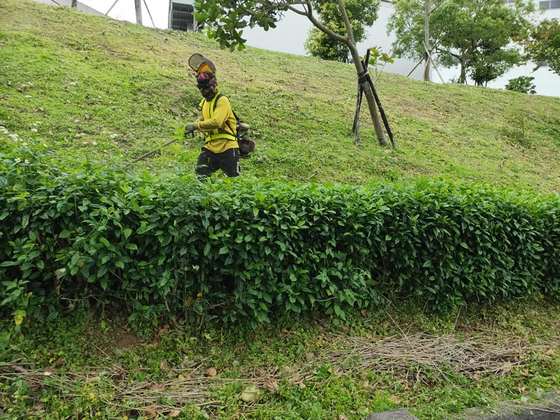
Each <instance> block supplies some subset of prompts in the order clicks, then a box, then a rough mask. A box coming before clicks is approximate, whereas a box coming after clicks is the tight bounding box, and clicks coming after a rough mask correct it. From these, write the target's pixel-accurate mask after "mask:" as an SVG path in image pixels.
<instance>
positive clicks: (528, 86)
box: [506, 76, 537, 95]
mask: <svg viewBox="0 0 560 420" xmlns="http://www.w3.org/2000/svg"><path fill="white" fill-rule="evenodd" d="M534 80H535V78H534V77H532V76H519V77H516V78H514V79H510V80H509V82H508V84H507V85H506V89H507V90H512V91H514V92H519V93H527V94H530V95H534V94H535V93H537V90H536V86H535V84H534V83H533V82H534Z"/></svg>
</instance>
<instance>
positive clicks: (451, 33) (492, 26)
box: [389, 0, 533, 85]
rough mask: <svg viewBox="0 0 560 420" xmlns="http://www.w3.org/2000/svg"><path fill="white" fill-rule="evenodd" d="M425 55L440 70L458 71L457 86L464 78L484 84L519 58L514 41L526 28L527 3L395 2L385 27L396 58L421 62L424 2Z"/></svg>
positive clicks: (466, 0) (485, 0) (472, 0)
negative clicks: (392, 37)
mask: <svg viewBox="0 0 560 420" xmlns="http://www.w3.org/2000/svg"><path fill="white" fill-rule="evenodd" d="M427 1H430V2H431V3H432V4H433V7H432V9H431V11H430V13H429V14H430V16H429V31H430V33H429V37H428V38H429V39H428V41H429V43H430V44H431V48H430V51H429V52H430V53H431V54H434V56H435V57H436V58H435V60H436V61H437V62H439V63H441V64H442V65H443V66H445V67H454V66H457V65H458V66H459V67H460V76H459V80H458V82H459V83H467V76H470V77H471V78H472V79H473V80H474V81H475V83H477V84H479V85H484V84H486V83H488V82H489V81H491V80H494V79H495V78H497V77H499V76H501V75H502V74H504V73H505V72H506V71H507V70H508V69H509V68H511V67H512V66H514V65H515V64H519V63H521V62H522V60H523V56H522V54H521V51H520V49H519V47H517V46H516V45H515V43H519V42H521V41H522V40H523V39H526V37H527V36H528V33H529V29H530V28H531V23H530V22H529V20H528V18H527V17H528V15H529V14H530V13H531V12H532V11H533V4H532V2H531V1H530V0H515V1H514V2H513V3H511V4H506V2H504V1H503V0H396V1H395V14H394V15H393V17H392V18H391V20H390V23H389V28H390V30H391V31H392V32H394V33H395V34H396V38H397V39H396V41H395V43H394V45H393V48H394V52H395V54H396V55H398V56H406V57H410V58H415V59H422V58H423V57H425V54H426V48H425V44H426V37H425V35H426V33H425V32H426V31H425V29H424V28H425V25H426V20H425V16H426V2H427Z"/></svg>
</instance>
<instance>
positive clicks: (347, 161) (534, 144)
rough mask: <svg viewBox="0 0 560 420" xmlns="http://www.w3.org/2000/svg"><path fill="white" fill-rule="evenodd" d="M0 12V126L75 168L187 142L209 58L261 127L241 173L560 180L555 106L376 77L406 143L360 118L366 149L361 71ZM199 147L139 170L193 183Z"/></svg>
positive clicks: (30, 7)
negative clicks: (200, 62) (191, 69)
mask: <svg viewBox="0 0 560 420" xmlns="http://www.w3.org/2000/svg"><path fill="white" fill-rule="evenodd" d="M0 8H1V9H2V14H1V15H0V28H1V29H0V63H1V64H0V69H1V71H0V98H1V100H2V107H1V108H0V125H3V126H5V127H6V128H7V129H8V130H9V131H10V132H12V133H15V134H18V135H20V137H22V138H25V139H26V140H29V142H31V143H41V144H46V145H48V146H49V148H50V149H51V150H52V151H53V153H54V154H55V155H54V156H57V157H58V159H59V161H60V162H63V163H65V164H67V166H69V167H79V166H80V165H81V164H83V162H84V160H97V161H102V162H105V163H106V164H107V165H113V164H114V165H122V164H123V163H125V162H130V161H132V160H133V159H134V158H135V157H138V156H140V155H142V154H143V153H145V152H147V151H149V150H151V149H154V148H156V147H157V146H158V145H163V144H164V143H165V142H166V141H168V140H170V139H171V138H173V137H174V136H180V132H181V129H182V127H184V125H185V124H186V123H187V122H190V121H192V120H193V119H194V118H196V115H197V114H198V104H199V100H200V98H199V94H198V92H197V90H196V88H195V83H194V80H193V79H192V78H191V77H190V76H189V75H188V72H187V59H188V57H189V56H190V55H191V54H192V53H194V52H203V53H204V54H205V55H207V56H208V57H210V58H211V59H212V60H213V61H214V62H215V63H216V65H217V67H218V79H219V83H220V88H221V91H222V92H223V93H224V94H226V95H228V96H229V97H230V99H231V101H232V103H233V104H234V107H235V110H236V111H237V113H238V114H239V115H240V116H241V117H242V118H243V119H244V120H246V121H247V122H248V123H250V124H251V126H252V127H253V128H254V132H253V134H254V136H255V138H256V141H257V152H256V153H255V154H254V156H253V157H252V158H250V159H247V160H244V161H243V162H242V170H243V174H244V176H249V177H250V176H257V177H266V178H271V179H277V180H283V179H292V180H298V181H318V182H325V181H328V182H333V181H335V182H345V183H366V182H368V181H372V180H374V181H378V180H385V181H387V180H407V179H414V178H417V177H430V178H447V179H452V180H455V179H461V180H463V181H484V182H489V183H493V184H502V185H509V186H516V187H526V188H534V189H538V190H541V191H547V192H550V191H558V188H559V186H560V184H559V183H560V181H559V180H560V164H559V162H558V159H557V158H556V157H557V156H558V152H559V151H560V129H559V127H560V100H558V99H556V98H546V97H538V96H528V95H523V94H518V93H512V92H505V91H497V90H492V89H484V88H476V87H470V86H469V87H465V86H458V85H452V84H448V85H437V84H433V83H423V82H417V81H412V80H408V79H406V78H404V77H401V76H396V75H391V74H386V73H380V75H379V78H378V80H377V81H376V84H377V87H378V90H379V93H380V96H381V98H382V101H383V103H384V105H385V108H386V111H387V114H388V116H389V120H390V122H391V125H392V127H393V129H394V132H395V134H396V138H397V141H398V143H399V145H400V147H399V150H397V151H393V150H391V149H389V148H381V147H379V146H378V145H377V141H376V140H375V136H374V132H373V128H372V126H371V122H370V121H369V119H368V116H367V112H365V110H364V112H363V115H362V119H363V121H362V128H363V145H362V146H361V147H358V146H355V145H354V144H353V140H352V137H351V134H350V129H351V124H352V116H353V111H354V106H355V92H356V87H355V84H356V75H355V71H354V70H353V67H352V66H349V65H346V64H341V63H335V62H328V61H321V60H317V59H314V58H307V57H299V56H295V55H288V54H281V53H273V52H267V51H264V50H258V49H253V48H248V49H247V50H246V51H243V52H235V53H231V52H229V51H225V50H221V49H219V48H218V46H217V45H216V44H215V43H214V42H211V41H209V40H208V39H207V38H206V37H205V36H204V35H203V34H193V33H180V32H172V31H162V30H152V29H148V28H143V27H139V26H137V25H133V24H128V23H124V22H117V21H113V20H110V19H107V18H102V17H95V16H90V15H86V14H82V13H78V12H75V11H72V10H70V9H69V8H60V7H47V6H45V5H40V4H36V3H35V2H32V1H29V0H24V1H15V0H0ZM302 42H303V40H302ZM200 145H201V140H200V139H196V140H189V141H188V142H187V144H186V145H182V144H181V143H180V142H179V143H177V144H176V145H174V146H171V147H169V148H166V149H163V150H161V153H159V155H156V156H155V157H154V158H152V159H150V160H148V161H147V162H141V163H139V164H137V165H136V168H138V169H142V168H148V169H149V170H151V171H153V172H171V173H173V174H181V175H184V174H190V175H191V176H192V172H193V167H194V164H195V160H196V156H197V154H198V152H199V148H200Z"/></svg>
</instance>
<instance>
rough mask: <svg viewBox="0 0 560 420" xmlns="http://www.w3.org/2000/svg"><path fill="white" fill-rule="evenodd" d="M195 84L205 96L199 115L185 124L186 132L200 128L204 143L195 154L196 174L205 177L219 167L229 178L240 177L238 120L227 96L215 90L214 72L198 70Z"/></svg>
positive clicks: (203, 178)
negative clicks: (199, 151) (195, 119)
mask: <svg viewBox="0 0 560 420" xmlns="http://www.w3.org/2000/svg"><path fill="white" fill-rule="evenodd" d="M196 81H197V87H198V90H199V91H200V94H201V95H202V97H203V98H204V99H203V100H202V102H201V111H202V117H201V118H200V119H199V120H198V121H195V122H193V123H190V124H187V126H186V128H185V135H187V134H192V133H194V132H195V131H199V132H201V133H202V134H204V146H203V147H202V151H201V153H200V155H199V156H198V161H197V164H196V175H197V177H198V178H199V179H200V180H205V179H206V178H207V177H209V176H210V175H212V173H214V172H215V171H217V170H218V169H221V170H222V171H224V173H225V174H226V175H227V176H228V177H236V176H239V157H240V155H239V144H238V142H237V137H236V133H237V120H236V118H235V115H234V113H233V110H232V108H231V104H230V102H229V99H228V98H227V97H225V96H223V95H222V94H220V93H219V92H218V83H217V80H216V75H215V74H214V73H213V72H200V73H198V75H197V77H196Z"/></svg>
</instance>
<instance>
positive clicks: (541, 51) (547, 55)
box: [526, 19, 560, 75]
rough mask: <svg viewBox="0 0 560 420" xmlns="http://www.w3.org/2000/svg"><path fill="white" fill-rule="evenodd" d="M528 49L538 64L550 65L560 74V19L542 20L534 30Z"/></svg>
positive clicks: (527, 45)
mask: <svg viewBox="0 0 560 420" xmlns="http://www.w3.org/2000/svg"><path fill="white" fill-rule="evenodd" d="M526 49H527V55H528V57H529V58H530V59H531V60H532V61H534V62H535V63H537V65H538V66H542V65H544V66H548V67H550V69H551V70H552V71H553V72H554V73H556V74H559V75H560V20H558V19H551V20H544V21H542V22H541V23H540V24H539V25H538V26H537V27H535V28H534V29H533V30H532V32H531V35H530V37H529V39H528V41H527V44H526Z"/></svg>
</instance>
